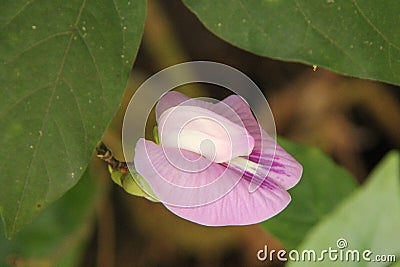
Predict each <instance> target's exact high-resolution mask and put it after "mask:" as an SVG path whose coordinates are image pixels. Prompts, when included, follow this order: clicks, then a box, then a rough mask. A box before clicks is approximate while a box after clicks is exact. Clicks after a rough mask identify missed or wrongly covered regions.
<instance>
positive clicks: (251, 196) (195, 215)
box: [165, 179, 290, 226]
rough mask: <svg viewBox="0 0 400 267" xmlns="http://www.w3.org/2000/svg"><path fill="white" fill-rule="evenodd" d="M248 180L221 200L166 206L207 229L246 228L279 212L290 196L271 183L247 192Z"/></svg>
mask: <svg viewBox="0 0 400 267" xmlns="http://www.w3.org/2000/svg"><path fill="white" fill-rule="evenodd" d="M248 188H249V181H247V180H245V179H241V180H240V181H239V183H238V184H237V185H236V186H235V187H234V188H233V189H232V191H230V192H229V193H228V194H227V195H225V196H224V197H223V198H221V199H218V200H217V201H215V202H213V203H210V204H207V205H204V206H200V207H186V208H185V207H176V206H172V205H165V206H166V207H167V208H168V209H169V210H170V211H172V212H173V213H175V214H176V215H178V216H180V217H182V218H184V219H187V220H190V221H193V222H196V223H199V224H203V225H207V226H224V225H249V224H255V223H259V222H262V221H265V220H267V219H269V218H271V217H272V216H274V215H276V214H278V213H279V212H280V211H282V210H283V209H284V208H285V207H286V206H287V205H288V204H289V202H290V195H289V193H288V192H286V191H285V190H283V189H282V188H281V187H279V186H277V185H275V184H274V183H272V182H270V183H269V184H268V185H267V184H266V183H265V184H263V185H262V186H260V187H259V188H258V190H256V191H254V192H252V193H250V192H249V190H248Z"/></svg>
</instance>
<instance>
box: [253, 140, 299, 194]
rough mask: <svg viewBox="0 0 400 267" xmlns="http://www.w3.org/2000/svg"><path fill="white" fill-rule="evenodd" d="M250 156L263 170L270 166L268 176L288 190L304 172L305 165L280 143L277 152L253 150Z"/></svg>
mask: <svg viewBox="0 0 400 267" xmlns="http://www.w3.org/2000/svg"><path fill="white" fill-rule="evenodd" d="M248 158H249V160H251V161H253V162H258V163H259V166H261V168H260V169H261V170H262V168H263V166H270V169H269V173H268V177H269V178H270V179H272V180H273V181H274V182H275V183H277V184H278V185H280V186H281V187H283V188H284V189H286V190H288V189H290V188H292V187H293V186H295V185H296V184H297V183H298V182H299V181H300V178H301V175H302V173H303V166H302V165H301V164H300V163H299V162H297V160H296V159H294V158H293V157H292V156H291V155H290V154H289V153H287V152H286V151H285V150H284V149H283V148H282V147H281V146H280V145H278V144H277V146H276V150H275V154H266V153H262V152H261V151H258V150H253V152H252V153H251V154H250V156H249V157H248Z"/></svg>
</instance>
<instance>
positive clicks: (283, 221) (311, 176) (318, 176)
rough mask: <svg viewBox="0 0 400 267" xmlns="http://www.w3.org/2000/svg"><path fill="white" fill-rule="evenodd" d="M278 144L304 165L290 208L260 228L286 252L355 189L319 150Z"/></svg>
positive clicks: (348, 176)
mask: <svg viewBox="0 0 400 267" xmlns="http://www.w3.org/2000/svg"><path fill="white" fill-rule="evenodd" d="M279 143H280V145H281V146H282V147H283V148H284V149H285V150H286V151H287V152H289V153H290V154H291V155H293V156H294V157H295V158H296V159H297V160H298V161H299V162H300V164H301V165H303V176H302V178H301V180H300V182H299V183H298V184H297V185H296V186H295V187H293V188H292V189H290V190H289V193H290V195H291V196H292V201H291V202H290V203H289V206H288V207H287V208H286V209H285V210H283V211H282V212H281V213H279V214H278V215H277V216H275V217H274V218H272V219H270V220H267V221H265V222H263V223H262V224H261V225H262V226H263V227H264V228H265V229H266V230H268V231H269V232H271V233H272V234H273V235H275V236H276V237H278V238H279V239H280V240H281V241H282V243H283V245H284V246H285V247H286V248H287V249H293V248H296V247H297V246H298V245H299V244H300V242H301V241H302V240H303V239H304V236H305V235H306V233H307V232H308V231H310V229H311V228H312V227H313V226H314V225H316V224H317V223H318V221H319V220H321V219H322V218H324V216H326V215H327V214H328V213H329V212H331V211H332V210H333V208H334V207H335V206H336V205H337V204H338V203H339V202H340V201H341V200H342V199H343V198H345V197H346V196H347V195H349V194H350V193H351V192H352V191H353V190H354V188H355V187H356V183H355V181H354V179H353V178H352V177H351V176H350V175H349V174H348V173H347V172H346V171H345V170H343V169H342V168H341V167H339V166H337V165H336V164H335V163H334V162H332V160H331V159H329V158H328V157H327V156H326V155H324V153H322V152H321V151H320V150H318V149H316V148H313V147H307V146H301V145H297V144H294V143H292V142H289V141H287V140H284V139H280V140H279Z"/></svg>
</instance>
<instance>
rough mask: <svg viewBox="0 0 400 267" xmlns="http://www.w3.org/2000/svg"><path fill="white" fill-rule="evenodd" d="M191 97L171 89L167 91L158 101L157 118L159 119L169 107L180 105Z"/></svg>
mask: <svg viewBox="0 0 400 267" xmlns="http://www.w3.org/2000/svg"><path fill="white" fill-rule="evenodd" d="M189 99H191V98H190V97H188V96H186V95H184V94H182V93H179V92H176V91H169V92H167V93H165V94H164V95H163V96H162V97H161V98H160V100H159V101H158V103H157V106H156V119H157V121H158V120H159V118H160V116H161V114H162V113H163V112H164V111H166V110H167V109H169V108H172V107H175V106H178V105H179V104H181V103H183V102H185V101H187V100H189Z"/></svg>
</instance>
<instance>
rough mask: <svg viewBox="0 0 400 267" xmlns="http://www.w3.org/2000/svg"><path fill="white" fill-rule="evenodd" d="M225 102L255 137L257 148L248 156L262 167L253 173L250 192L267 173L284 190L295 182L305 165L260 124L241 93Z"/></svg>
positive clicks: (226, 99) (255, 146)
mask: <svg viewBox="0 0 400 267" xmlns="http://www.w3.org/2000/svg"><path fill="white" fill-rule="evenodd" d="M222 102H224V103H225V104H227V105H229V106H230V107H231V108H232V109H233V110H234V111H235V112H236V113H237V114H238V115H239V117H240V119H241V122H242V123H243V124H244V126H245V127H246V130H247V131H248V132H249V134H250V135H251V136H252V137H253V138H254V150H253V152H252V153H251V154H250V156H249V157H248V159H249V160H251V161H252V162H255V163H258V164H259V168H258V170H257V171H256V173H255V175H254V176H253V179H254V180H253V181H252V184H251V185H252V186H251V189H250V191H253V190H254V189H255V188H256V187H258V186H259V185H260V183H261V182H262V181H264V180H265V177H267V176H268V177H269V178H271V179H272V180H274V182H275V183H277V184H278V185H280V186H282V187H283V188H284V189H289V188H292V187H293V186H294V185H296V184H297V183H298V181H299V180H300V178H301V174H302V172H303V167H302V166H301V165H300V163H298V162H297V161H296V160H295V159H294V158H293V157H292V156H291V155H290V154H289V153H287V152H286V151H285V150H284V149H283V148H282V147H281V146H280V145H279V144H278V143H277V142H276V141H275V140H274V139H273V138H272V137H270V136H269V135H268V133H267V132H266V131H264V130H263V129H262V128H261V127H260V125H259V124H258V122H257V120H256V119H255V118H254V116H253V114H252V113H251V110H250V107H249V105H248V104H247V102H246V101H245V100H244V99H243V98H242V97H240V96H238V95H231V96H229V97H227V98H225V99H224V100H223V101H222Z"/></svg>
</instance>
